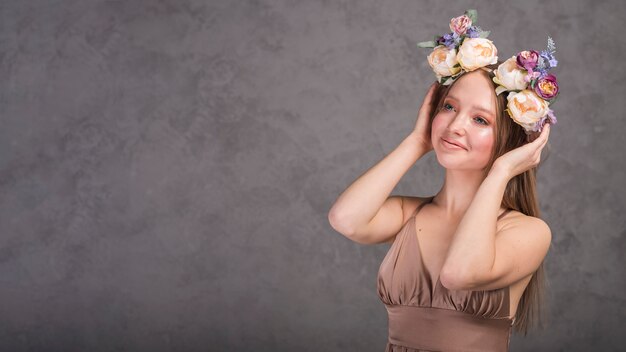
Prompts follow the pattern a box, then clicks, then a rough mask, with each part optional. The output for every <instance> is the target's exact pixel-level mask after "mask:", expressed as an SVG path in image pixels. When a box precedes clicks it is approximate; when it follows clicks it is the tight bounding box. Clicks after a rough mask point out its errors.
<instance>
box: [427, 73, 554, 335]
mask: <svg viewBox="0 0 626 352" xmlns="http://www.w3.org/2000/svg"><path fill="white" fill-rule="evenodd" d="M501 63H502V62H500V61H498V62H497V63H496V64H493V65H489V66H486V68H489V69H492V70H495V69H496V68H497V67H498V65H500V64H501ZM480 71H481V72H483V73H484V74H485V76H486V77H488V78H489V81H490V82H491V83H492V85H493V92H494V95H495V88H496V87H497V85H496V84H495V83H494V82H493V80H492V77H493V74H492V73H488V72H487V71H484V70H480ZM456 82H458V78H457V79H456V80H455V81H454V82H452V84H450V85H447V86H444V85H439V86H438V87H437V89H436V90H435V92H434V93H433V94H434V95H433V99H432V102H431V104H432V106H431V107H432V109H431V115H430V123H429V125H430V126H432V121H433V119H434V117H435V115H436V114H437V112H439V110H441V108H442V107H443V102H444V99H445V97H446V96H447V95H448V92H449V91H450V89H451V88H452V86H454V84H455V83H456ZM506 95H507V94H506V92H505V93H502V94H500V95H498V96H497V97H496V115H497V117H496V121H495V131H496V133H495V143H494V145H495V147H494V148H493V153H492V155H491V158H490V160H489V162H488V164H487V166H486V168H485V170H484V171H485V175H486V174H487V173H488V172H489V170H490V169H491V167H492V166H493V163H494V161H495V160H496V159H497V158H498V157H500V156H501V155H503V154H505V153H507V152H508V151H510V150H512V149H515V148H517V147H520V146H522V145H524V144H525V143H527V142H528V137H527V135H526V133H525V132H524V129H523V128H522V127H521V126H520V125H518V124H516V123H515V122H514V121H513V120H512V119H511V118H510V117H509V116H508V113H507V112H506V111H505V109H506V106H507V100H506ZM545 149H547V150H548V151H549V143H548V144H547V145H546V148H545ZM545 160H546V159H543V158H542V161H541V164H542V163H543V162H544V161H545ZM541 164H540V165H541ZM536 181H537V168H536V167H535V168H532V169H530V170H528V171H526V172H523V173H521V174H519V175H517V176H515V177H513V178H512V179H511V180H510V181H509V183H508V184H507V186H506V189H505V191H504V196H503V198H502V206H503V207H505V208H510V209H514V210H517V211H519V212H521V213H523V214H526V215H528V216H533V217H538V218H540V217H541V213H540V210H539V203H538V200H537V187H536ZM544 261H545V260H544ZM544 261H542V262H541V264H540V265H539V267H538V268H537V270H536V271H535V272H534V273H533V275H532V277H531V279H530V282H529V283H528V286H527V287H526V289H525V290H524V293H523V294H522V297H521V298H520V301H519V304H518V307H517V311H516V313H515V322H514V324H513V330H514V331H515V332H518V333H522V334H524V336H525V335H527V333H528V331H529V330H530V329H531V328H543V327H544V326H545V316H544V313H545V292H546V284H547V280H546V275H545V270H544Z"/></svg>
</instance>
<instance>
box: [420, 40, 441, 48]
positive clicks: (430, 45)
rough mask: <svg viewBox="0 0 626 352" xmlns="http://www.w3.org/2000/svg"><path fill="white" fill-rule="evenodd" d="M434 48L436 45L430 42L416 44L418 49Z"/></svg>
mask: <svg viewBox="0 0 626 352" xmlns="http://www.w3.org/2000/svg"><path fill="white" fill-rule="evenodd" d="M435 46H437V43H435V42H434V41H432V40H429V41H427V42H419V43H417V47H418V48H434V47H435Z"/></svg>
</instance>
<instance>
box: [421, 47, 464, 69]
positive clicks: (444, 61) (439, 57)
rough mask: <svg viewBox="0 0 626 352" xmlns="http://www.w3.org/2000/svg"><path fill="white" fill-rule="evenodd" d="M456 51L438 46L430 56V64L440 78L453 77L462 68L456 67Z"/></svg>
mask: <svg viewBox="0 0 626 352" xmlns="http://www.w3.org/2000/svg"><path fill="white" fill-rule="evenodd" d="M457 63H458V62H457V61H456V49H448V48H447V47H446V46H445V45H439V46H436V47H435V48H434V49H433V51H432V52H431V53H430V55H428V64H430V67H432V68H433V70H434V71H435V74H437V76H438V77H441V76H453V75H455V74H457V73H459V71H461V67H459V66H456V67H454V66H455V65H456V64H457Z"/></svg>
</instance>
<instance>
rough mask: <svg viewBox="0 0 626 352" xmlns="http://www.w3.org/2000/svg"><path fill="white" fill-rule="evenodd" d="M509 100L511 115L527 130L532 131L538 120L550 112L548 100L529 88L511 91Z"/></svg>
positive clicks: (508, 108)
mask: <svg viewBox="0 0 626 352" xmlns="http://www.w3.org/2000/svg"><path fill="white" fill-rule="evenodd" d="M507 100H508V103H507V110H508V111H509V115H510V116H511V118H512V119H513V121H515V122H516V123H517V124H519V125H520V126H522V127H524V129H525V130H527V131H532V129H533V127H534V126H535V124H536V123H537V121H539V120H541V118H542V117H544V116H545V115H546V114H547V113H548V102H547V101H545V100H543V99H542V98H541V97H540V96H538V95H537V93H535V92H534V91H532V90H529V89H524V90H522V91H520V92H509V94H508V96H507Z"/></svg>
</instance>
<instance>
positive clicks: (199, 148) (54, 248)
mask: <svg viewBox="0 0 626 352" xmlns="http://www.w3.org/2000/svg"><path fill="white" fill-rule="evenodd" d="M467 8H475V9H477V10H478V16H479V25H481V26H482V27H483V28H484V29H486V30H491V31H492V34H491V35H490V39H492V40H493V41H494V42H495V43H496V45H497V47H498V49H499V52H500V53H501V56H502V57H506V56H508V55H514V54H515V53H516V52H517V51H519V50H522V49H538V50H541V49H544V48H545V45H546V40H547V36H548V35H551V36H552V37H553V38H554V40H555V41H556V45H557V58H558V59H559V67H557V68H556V69H555V70H554V71H553V72H554V73H555V74H556V75H557V77H558V78H559V82H560V86H561V92H562V93H561V96H560V98H559V101H558V103H557V104H555V105H554V109H555V113H556V115H557V117H558V119H559V122H558V124H557V125H556V126H555V127H554V128H553V131H552V133H551V136H550V147H551V152H550V155H549V157H548V158H547V159H542V161H543V160H545V164H543V165H542V167H541V168H540V174H539V185H538V187H539V195H540V203H541V208H542V212H543V217H544V219H545V220H546V221H547V222H548V223H549V225H550V227H551V228H552V231H553V245H552V248H551V250H550V252H549V254H548V257H547V260H546V270H547V274H548V277H549V283H550V291H549V300H548V302H549V304H550V312H549V314H548V315H549V318H550V326H549V329H548V330H546V331H544V332H540V333H534V334H532V335H530V336H529V337H527V338H521V337H519V336H515V335H514V336H513V339H512V342H511V350H512V351H587V350H597V351H617V350H623V348H624V347H623V346H625V345H626V337H625V335H623V323H624V322H625V316H626V314H625V307H626V305H625V303H626V302H625V298H626V294H625V293H624V292H625V291H626V287H625V284H624V269H623V268H624V260H623V258H624V256H623V253H624V252H625V250H626V247H625V239H624V237H625V234H626V231H625V228H626V226H625V220H624V217H623V213H624V210H625V208H626V207H625V199H626V194H625V191H624V188H623V184H624V181H625V176H624V170H625V169H626V163H625V158H624V155H623V151H624V147H623V143H624V142H625V139H624V137H623V136H624V132H625V131H624V127H625V125H626V123H625V120H624V114H623V111H624V96H626V92H625V91H624V80H625V78H626V77H625V74H624V73H625V70H624V60H623V53H624V52H625V50H626V47H625V42H626V40H625V39H624V38H625V37H624V35H623V33H624V26H623V17H624V15H625V14H626V5H625V2H623V1H619V0H614V1H581V0H579V1H566V0H562V1H549V2H548V1H524V2H508V1H507V2H504V1H501V2H494V1H472V2H469V1H458V2H443V1H434V0H433V1H408V0H405V1H372V0H358V1H357V0H350V1H348V0H338V1H314V0H308V1H190V0H178V1H176V0H168V1H147V0H144V1H85V0H80V1H72V0H60V1H25V0H20V1H3V2H2V3H1V4H0V77H1V79H2V84H1V85H0V119H1V120H0V226H1V228H0V229H1V234H0V350H2V351H226V350H245V351H253V350H258V351H296V350H297V351H340V350H341V351H346V350H349V351H357V350H358V351H372V352H375V351H382V350H383V349H384V345H385V343H386V338H387V316H386V311H385V308H384V306H383V304H382V303H381V302H380V301H379V300H378V297H377V296H376V273H377V270H378V266H379V264H380V262H381V260H382V258H383V256H384V255H385V253H386V251H387V249H388V248H389V246H388V245H379V246H364V245H359V244H356V243H353V242H351V241H349V240H348V239H346V238H344V237H343V236H342V235H340V234H338V233H337V232H335V231H333V229H332V228H331V227H330V225H329V224H328V221H327V213H328V210H329V208H330V206H331V205H332V204H333V202H334V200H335V199H336V197H337V196H338V195H339V194H340V192H341V191H343V190H344V189H345V187H347V186H348V185H349V184H350V183H351V182H352V181H353V180H354V179H356V178H357V177H358V176H359V175H361V174H362V173H363V172H365V171H366V170H367V169H368V168H369V167H371V166H372V165H374V164H375V163H376V162H378V161H379V160H380V159H382V158H383V157H384V156H385V155H386V154H387V153H389V152H390V151H392V150H393V149H394V148H395V147H396V146H397V145H398V144H399V143H400V141H401V140H402V139H403V138H404V137H405V136H406V134H407V133H408V132H409V131H410V130H411V128H413V126H414V122H415V116H416V114H417V110H418V108H419V106H420V104H421V101H422V98H423V96H424V94H425V92H426V89H427V88H428V85H429V84H430V83H431V82H433V81H434V74H433V72H432V71H431V69H430V67H429V66H428V64H427V62H426V60H425V57H426V55H427V54H428V53H429V49H417V47H416V45H415V43H417V42H419V41H423V40H429V39H430V38H431V37H432V36H433V35H435V34H442V33H444V32H446V31H448V30H449V29H448V27H447V24H448V21H449V19H450V18H451V17H454V16H457V15H459V14H462V13H463V11H464V10H465V9H467ZM442 177H443V170H442V169H441V167H440V166H439V165H438V163H437V161H436V159H435V158H434V157H433V154H432V153H431V154H429V155H428V156H427V157H425V158H424V159H423V160H420V161H418V163H416V165H415V167H414V168H412V169H411V170H410V171H409V173H407V174H406V175H405V177H404V178H403V179H402V181H401V182H400V184H399V185H398V186H397V188H396V189H395V190H394V192H393V193H394V194H404V195H421V196H427V195H432V194H434V193H435V192H436V191H437V190H438V189H439V187H440V186H441V184H442V180H443V179H442Z"/></svg>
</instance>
